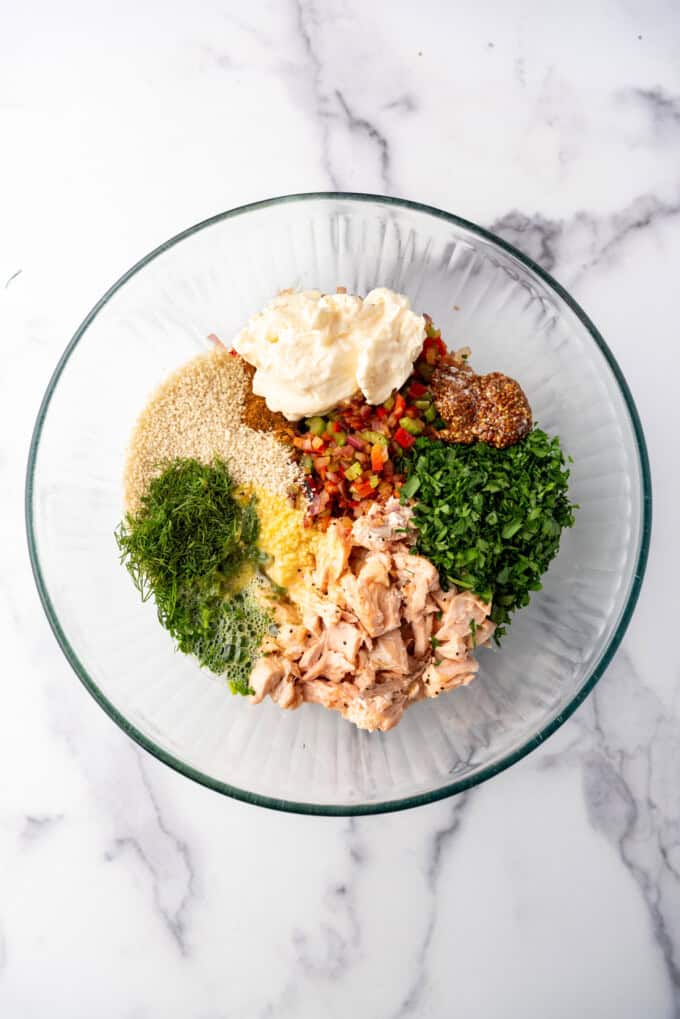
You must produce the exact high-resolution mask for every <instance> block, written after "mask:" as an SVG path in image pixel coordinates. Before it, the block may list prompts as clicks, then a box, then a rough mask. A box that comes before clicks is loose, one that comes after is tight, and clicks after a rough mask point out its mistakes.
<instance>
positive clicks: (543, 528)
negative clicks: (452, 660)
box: [401, 428, 577, 641]
mask: <svg viewBox="0 0 680 1019" xmlns="http://www.w3.org/2000/svg"><path fill="white" fill-rule="evenodd" d="M402 467H403V468H405V470H406V475H407V480H406V483H405V485H404V486H403V488H402V491H401V494H402V501H405V500H406V499H409V498H415V499H417V500H418V501H417V503H416V506H415V511H414V523H415V524H416V526H417V528H418V541H417V550H418V551H419V552H421V553H422V555H424V556H426V557H427V558H428V559H430V560H431V561H432V562H433V563H434V564H435V566H436V567H437V569H438V570H439V575H440V579H441V582H442V584H443V586H448V585H450V584H455V585H456V586H457V587H460V588H465V589H467V590H471V591H473V592H474V593H475V594H477V595H479V596H480V597H481V598H484V599H485V600H489V599H491V598H493V609H492V613H491V618H492V619H493V620H494V622H495V623H497V624H498V626H497V629H496V640H497V641H499V640H500V638H501V637H502V636H503V634H504V633H505V632H506V629H507V625H506V624H507V623H508V622H509V620H510V615H511V613H512V612H514V610H515V609H518V608H521V607H522V606H524V605H527V604H528V602H529V593H530V592H531V591H539V590H540V589H541V579H540V578H541V575H542V574H543V573H544V572H545V571H546V569H547V568H548V565H549V563H550V561H551V560H552V559H553V558H554V556H555V555H556V554H557V551H558V549H559V545H560V532H561V530H562V528H563V527H571V526H572V524H573V523H574V513H573V511H574V509H576V508H577V507H576V506H574V505H573V504H572V503H570V501H569V499H568V497H567V485H568V479H569V471H568V470H567V468H566V465H565V458H564V454H563V453H562V450H561V449H560V444H559V440H558V439H557V438H550V437H549V436H548V435H546V433H545V432H543V431H541V429H539V428H534V429H533V431H531V432H530V433H529V435H527V437H526V438H525V439H523V440H522V441H521V442H519V443H517V445H515V446H510V447H508V448H507V449H495V448H494V447H492V446H487V445H486V444H485V443H475V444H473V445H469V446H468V445H449V444H446V443H444V442H439V441H433V440H431V439H427V438H421V439H418V441H417V442H416V443H415V445H414V447H413V448H412V450H411V451H410V453H409V454H408V456H407V457H405V458H404V461H403V463H402Z"/></svg>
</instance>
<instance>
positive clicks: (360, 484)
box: [352, 481, 373, 499]
mask: <svg viewBox="0 0 680 1019" xmlns="http://www.w3.org/2000/svg"><path fill="white" fill-rule="evenodd" d="M352 487H353V489H354V491H355V492H356V494H357V495H358V496H359V498H360V499H365V498H366V496H367V495H370V494H371V492H372V491H373V486H372V485H371V483H370V481H357V483H356V484H355V485H353V486H352Z"/></svg>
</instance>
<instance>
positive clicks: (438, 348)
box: [423, 336, 446, 364]
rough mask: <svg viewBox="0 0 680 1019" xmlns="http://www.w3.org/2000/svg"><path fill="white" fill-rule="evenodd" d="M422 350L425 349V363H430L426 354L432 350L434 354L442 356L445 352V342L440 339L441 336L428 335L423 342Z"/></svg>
mask: <svg viewBox="0 0 680 1019" xmlns="http://www.w3.org/2000/svg"><path fill="white" fill-rule="evenodd" d="M423 350H424V351H425V357H426V360H427V363H428V364H432V361H431V360H430V358H429V357H428V356H427V355H428V354H429V353H430V352H431V351H433V352H434V353H435V356H438V357H443V356H444V354H445V353H446V344H445V343H444V341H443V340H442V338H441V336H428V337H427V339H426V340H425V343H424V344H423Z"/></svg>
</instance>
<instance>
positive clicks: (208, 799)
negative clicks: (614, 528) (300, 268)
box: [0, 0, 680, 1019]
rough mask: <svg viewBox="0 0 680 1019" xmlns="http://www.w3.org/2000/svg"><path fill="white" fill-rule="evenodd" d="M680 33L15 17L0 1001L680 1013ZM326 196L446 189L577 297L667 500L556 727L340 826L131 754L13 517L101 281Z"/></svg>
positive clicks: (607, 26)
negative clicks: (176, 246) (145, 259)
mask: <svg viewBox="0 0 680 1019" xmlns="http://www.w3.org/2000/svg"><path fill="white" fill-rule="evenodd" d="M577 8H578V5H577ZM679 45H680V21H679V19H678V13H677V5H676V4H674V3H672V2H670V0H668V2H667V0H661V2H660V3H658V4H654V5H651V6H650V5H648V4H646V3H643V2H642V0H629V2H627V3H625V4H622V3H619V2H617V0H607V2H606V3H604V4H602V5H599V6H597V7H594V6H593V5H587V4H583V5H581V6H580V8H579V9H577V10H573V9H570V10H569V11H567V10H566V9H564V7H563V6H562V7H560V6H557V5H556V6H550V5H548V8H546V6H545V5H544V4H539V3H538V2H537V0H521V2H519V3H516V4H512V5H505V4H499V3H497V2H494V0H480V2H479V3H475V4H472V3H466V4H463V5H462V6H461V5H449V6H446V5H443V4H441V3H439V2H437V0H423V2H421V3H419V4H418V5H415V6H414V5H408V4H393V5H389V8H388V7H386V6H384V5H381V4H378V3H367V4H359V3H358V0H328V2H321V0H316V2H309V0H286V2H285V3H274V2H272V0H270V2H260V0H256V2H254V3H252V4H251V5H249V6H245V7H244V5H243V4H236V3H233V2H231V0H225V2H224V3H223V4H220V5H214V4H211V3H208V2H207V0H197V2H196V3H194V4H192V5H167V4H166V5H161V4H160V3H159V2H158V0H146V2H144V3H142V4H128V3H123V4H120V5H116V9H115V11H113V10H111V11H105V10H104V9H103V8H101V9H98V10H96V11H95V9H94V8H92V6H91V5H87V4H85V3H84V2H83V0H67V2H66V4H65V5H64V4H62V5H60V7H59V11H58V12H57V11H56V9H53V7H52V6H51V5H49V4H48V3H47V2H46V0H39V2H38V4H37V5H35V4H34V5H31V6H30V9H28V8H25V9H24V8H16V9H13V12H12V31H11V32H6V33H3V34H2V35H1V36H0V66H2V68H3V70H2V81H3V90H2V92H3V101H2V105H1V106H0V127H1V129H2V134H3V141H4V146H3V148H4V152H5V158H4V159H3V169H2V176H3V187H2V188H1V189H0V218H1V221H2V223H3V237H2V244H0V344H1V345H2V347H1V349H2V353H3V371H2V372H1V373H0V415H1V418H0V421H1V423H2V429H1V430H0V475H1V482H2V492H3V499H2V509H1V510H0V538H1V540H0V605H1V606H2V608H1V611H0V635H1V636H2V638H3V650H4V656H5V657H4V663H5V668H4V670H3V683H2V684H1V686H0V690H1V692H0V698H1V709H2V710H0V764H1V765H2V774H3V776H4V779H3V782H2V785H1V787H0V788H1V790H2V791H1V792H0V1014H2V1015H3V1016H7V1017H8V1019H33V1017H42V1016H44V1015H46V1014H50V1015H52V1016H54V1017H56V1019H61V1017H63V1019H80V1017H83V1019H85V1017H87V1019H89V1017H91V1016H93V1015H97V1016H98V1017H101V1019H108V1017H111V1019H119V1017H126V1019H155V1017H163V1019H172V1017H175V1016H177V1017H182V1019H186V1017H192V1019H193V1017H195V1019H232V1017H238V1019H249V1017H251V1016H252V1017H274V1016H276V1019H281V1017H282V1019H286V1017H295V1019H299V1017H303V1019H304V1017H307V1016H310V1017H316V1016H319V1015H328V1016H338V1017H340V1016H342V1017H343V1019H344V1017H346V1016H347V1015H356V1016H358V1017H363V1016H366V1017H371V1019H396V1017H405V1016H409V1017H410V1016H414V1017H437V1019H439V1017H444V1016H450V1015H453V1014H460V1015H464V1016H466V1019H506V1017H507V1016H514V1015H523V1016H526V1015H529V1016H536V1017H541V1019H543V1017H545V1016H550V1017H551V1019H572V1017H573V1016H574V1015H579V1016H583V1017H594V1019H609V1017H612V1019H639V1017H641V1016H649V1017H654V1019H657V1017H659V1019H663V1017H669V1019H670V1017H674V1019H677V1017H679V1016H680V794H679V788H680V694H679V692H678V691H679V689H680V655H679V654H678V650H677V646H676V645H675V643H674V640H673V637H674V633H675V629H676V626H677V623H676V616H677V609H678V605H679V602H678V597H677V592H676V590H675V577H676V576H677V573H678V567H679V566H680V543H679V542H678V539H677V537H676V534H677V520H676V517H677V513H676V509H675V507H677V505H678V504H679V502H680V480H679V474H678V471H677V469H676V464H675V460H674V458H673V455H672V441H673V436H675V435H677V434H678V431H679V430H680V401H678V400H677V398H676V395H675V393H674V388H675V385H674V380H675V378H676V377H677V363H678V354H677V335H676V334H677V326H676V317H677V312H676V307H675V303H676V302H675V293H676V290H677V275H678V266H680V215H679V213H680V177H679V176H678V166H679V165H680V65H679V64H678V61H677V53H678V46H679ZM330 188H333V189H347V190H365V191H377V192H386V193H390V194H395V195H402V196H404V197H407V198H412V199H416V200H420V201H423V202H426V203H429V204H433V205H435V206H441V207H443V208H447V209H449V210H451V211H454V212H456V213H459V214H460V215H462V216H464V217H466V218H469V219H472V220H475V221H477V222H479V223H481V224H483V225H485V226H488V227H489V228H490V229H492V230H493V231H495V232H496V233H498V234H500V235H501V236H502V237H504V238H505V239H506V240H507V241H509V242H510V243H512V244H514V245H516V246H517V247H519V248H521V249H522V250H523V251H525V252H526V253H527V254H528V255H530V256H531V257H532V258H533V259H535V261H536V262H537V263H538V264H539V265H541V266H542V267H543V268H544V269H547V270H548V271H549V272H551V273H554V274H555V276H556V277H557V278H558V279H559V281H560V282H562V283H563V284H564V285H565V286H567V287H569V288H570V289H571V290H572V292H573V293H574V296H575V297H576V298H577V299H578V300H581V301H582V302H583V304H584V306H585V307H586V309H587V311H588V312H589V314H591V315H592V317H593V319H594V321H595V322H596V323H597V324H598V326H599V327H600V328H601V329H602V331H603V334H604V335H605V338H606V340H607V342H608V344H609V345H610V347H611V349H612V351H613V352H614V354H615V356H616V357H617V359H618V360H619V363H620V364H621V367H622V369H623V371H624V373H625V374H626V376H627V378H628V380H629V382H630V384H631V387H632V389H633V392H634V394H635V398H636V401H637V404H638V407H639V410H640V413H641V417H642V420H643V423H644V426H645V430H646V434H647V439H648V442H649V447H650V456H651V460H652V470H653V475H654V486H655V498H656V506H655V532H654V541H653V544H652V553H651V557H650V562H649V571H648V578H647V582H646V584H645V587H644V589H643V592H642V595H641V598H640V602H639V605H638V608H637V611H636V614H635V616H634V618H633V620H632V623H631V625H630V628H629V631H628V633H627V636H626V638H625V641H624V644H623V646H622V648H621V649H620V651H619V653H618V654H617V656H616V658H615V660H614V661H613V663H612V664H611V665H610V667H609V669H608V670H607V672H606V674H605V676H604V678H603V679H602V680H601V681H600V683H599V684H598V686H597V687H596V689H595V691H594V693H593V695H592V696H591V697H589V698H588V700H587V701H586V702H585V704H584V705H583V706H582V707H581V708H580V709H579V710H578V711H577V712H576V714H575V715H574V716H573V718H571V719H570V720H569V721H568V722H567V723H566V724H565V726H564V727H563V728H562V729H561V730H560V731H559V732H558V733H557V734H556V735H555V736H553V737H552V738H551V739H550V740H548V741H547V743H546V744H545V745H544V746H543V747H541V748H540V749H539V750H537V751H536V752H534V753H533V754H532V755H530V756H529V757H528V758H526V759H524V760H523V761H522V762H520V763H519V764H517V765H516V766H514V767H513V768H512V769H510V770H509V771H507V772H505V773H504V774H502V775H500V776H498V777H497V778H495V779H493V780H492V781H491V782H489V783H487V784H486V785H484V786H482V787H479V788H477V789H474V790H472V791H470V792H468V793H466V794H464V795H462V796H459V797H458V798H457V799H455V800H450V801H448V802H442V803H439V804H435V805H432V806H430V807H426V808H420V809H418V810H416V811H411V812H409V813H407V814H397V815H385V816H382V817H376V818H360V819H355V820H351V821H350V820H347V819H321V818H302V817H294V816H286V815H279V814H275V813H272V812H267V811H264V810H257V809H255V808H252V807H247V806H245V805H243V804H238V803H235V802H231V801H229V800H224V799H222V798H220V797H218V796H217V795H216V794H214V793H212V792H210V791H209V790H205V789H202V788H200V787H198V786H195V785H193V784H192V783H190V782H189V781H188V780H186V779H184V778H182V777H181V776H179V775H176V774H175V773H174V772H172V771H170V770H168V769H167V768H165V767H164V766H163V765H161V764H160V763H158V762H157V761H155V760H154V759H152V758H150V757H149V756H148V755H146V754H145V753H144V752H143V751H141V750H139V749H138V748H137V747H136V746H134V745H133V744H131V743H130V741H129V740H128V739H127V737H126V736H124V734H123V733H121V732H119V731H118V730H117V729H116V728H115V727H114V726H113V725H112V723H111V722H110V721H109V719H108V718H107V717H106V716H105V715H104V714H103V712H101V710H100V709H99V708H98V707H97V705H95V704H94V702H93V701H92V700H91V699H90V698H89V696H88V694H87V693H86V692H85V690H84V689H83V688H82V687H81V686H80V685H79V684H78V683H77V680H76V679H75V677H74V676H73V674H72V673H71V671H70V669H69V667H68V665H67V663H66V662H65V660H64V659H63V657H62V656H61V653H60V652H59V650H58V648H57V646H56V644H55V642H54V639H53V637H52V634H51V633H50V631H49V628H48V626H47V623H46V621H45V619H44V617H43V614H42V611H41V608H40V606H39V602H38V598H37V595H36V593H35V590H34V586H33V582H32V578H31V576H30V570H29V566H28V562H27V556H26V552H25V547H24V538H23V511H22V498H23V482H24V469H25V460H26V453H27V444H28V439H29V435H30V431H31V428H32V424H33V420H34V417H35V414H36V412H37V408H38V405H39V401H40V398H41V395H42V392H43V390H44V387H45V385H46V383H47V380H48V378H49V376H50V374H51V372H52V370H53V367H54V365H55V363H56V361H57V359H58V357H59V355H60V354H61V352H62V350H63V348H64V346H65V345H66V343H67V341H68V339H69V337H70V335H71V334H72V333H73V331H74V329H75V328H76V327H77V325H78V323H79V322H80V320H81V319H82V318H83V316H84V315H85V313H86V312H87V311H88V309H89V308H90V307H91V306H92V304H93V303H94V302H95V301H96V300H97V299H98V297H99V296H100V295H101V294H102V293H103V292H104V291H105V290H106V288H107V287H108V286H109V285H110V284H111V282H112V281H113V280H114V279H115V278H116V277H117V276H119V275H120V274H121V273H122V272H123V271H124V270H125V269H127V268H128V266H129V265H131V264H132V263H133V262H134V261H135V260H136V259H137V258H139V257H140V256H141V255H142V254H143V253H144V252H145V251H147V250H149V249H151V248H152V247H153V246H154V245H155V244H157V243H159V242H160V241H162V240H163V239H165V238H166V237H168V236H170V235H172V234H173V233H174V232H175V231H176V230H178V229H181V228H182V227H184V226H187V225H188V224H190V223H192V222H195V221H197V220H200V219H202V218H203V217H205V216H207V215H210V214H212V213H214V212H217V211H219V210H221V209H224V208H228V207H231V206H235V205H239V204H241V203H244V202H247V201H252V200H256V199H258V198H263V197H267V196H269V195H273V194H280V193H287V192H295V191H305V190H323V189H330ZM675 459H677V458H675Z"/></svg>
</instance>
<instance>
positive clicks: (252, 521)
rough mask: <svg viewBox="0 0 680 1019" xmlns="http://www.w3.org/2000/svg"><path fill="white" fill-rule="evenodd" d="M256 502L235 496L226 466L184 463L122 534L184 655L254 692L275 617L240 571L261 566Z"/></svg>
mask: <svg viewBox="0 0 680 1019" xmlns="http://www.w3.org/2000/svg"><path fill="white" fill-rule="evenodd" d="M258 534H259V521H258V517H257V512H256V508H255V500H254V499H251V500H250V501H249V502H246V503H245V504H243V503H241V502H239V501H238V500H237V499H236V498H235V496H234V483H233V480H232V478H231V475H230V474H229V471H228V469H227V466H226V464H224V463H223V461H221V460H219V459H217V458H215V459H214V460H213V462H212V464H209V465H207V464H201V463H199V462H198V461H197V460H191V459H178V460H173V461H172V462H170V463H169V464H168V465H167V466H166V467H165V469H164V470H163V472H162V473H161V474H160V475H159V476H158V477H156V478H154V479H153V480H152V481H151V482H150V484H149V487H148V489H147V491H146V492H145V494H144V495H143V496H142V499H141V506H140V509H139V511H138V512H137V513H136V514H134V515H130V514H128V515H127V516H126V518H125V520H124V521H123V522H122V523H121V524H120V526H119V528H118V530H117V531H116V540H117V542H118V548H119V549H120V553H121V561H122V562H123V563H124V564H125V566H126V567H127V570H128V572H129V574H130V576H131V577H132V579H133V581H134V583H135V586H136V587H137V589H138V591H139V592H140V594H141V596H142V599H143V600H144V601H146V600H147V599H148V598H150V597H152V596H153V598H154V600H155V602H156V608H157V610H158V618H159V620H160V622H161V624H162V625H163V626H164V627H165V628H166V630H168V631H169V632H170V633H171V634H172V636H173V637H174V639H175V641H176V642H177V647H178V648H179V650H180V651H184V652H186V653H188V654H193V655H195V656H196V658H197V659H198V661H199V663H200V664H201V665H202V666H205V667H206V668H208V669H210V670H211V671H212V672H215V673H217V674H219V675H222V674H225V673H226V676H227V678H228V680H229V682H230V685H231V688H232V690H234V692H238V693H242V694H246V693H249V692H250V687H249V682H248V680H249V676H250V671H251V668H252V664H253V661H254V657H255V654H256V652H257V649H258V647H259V644H260V642H261V641H262V638H263V636H264V635H265V633H266V632H267V630H268V629H269V627H270V626H271V624H272V620H271V616H270V615H269V613H268V612H267V611H266V610H265V609H264V608H263V607H262V606H261V605H260V604H259V602H258V601H256V600H255V598H254V597H253V596H252V595H250V594H249V593H248V592H247V591H239V590H234V587H235V585H236V581H237V580H238V578H239V576H241V575H242V571H243V570H244V568H245V569H247V567H248V566H249V565H252V566H253V567H255V568H258V567H259V565H260V563H261V561H262V555H261V553H260V552H259V550H258V548H257V539H258Z"/></svg>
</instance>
